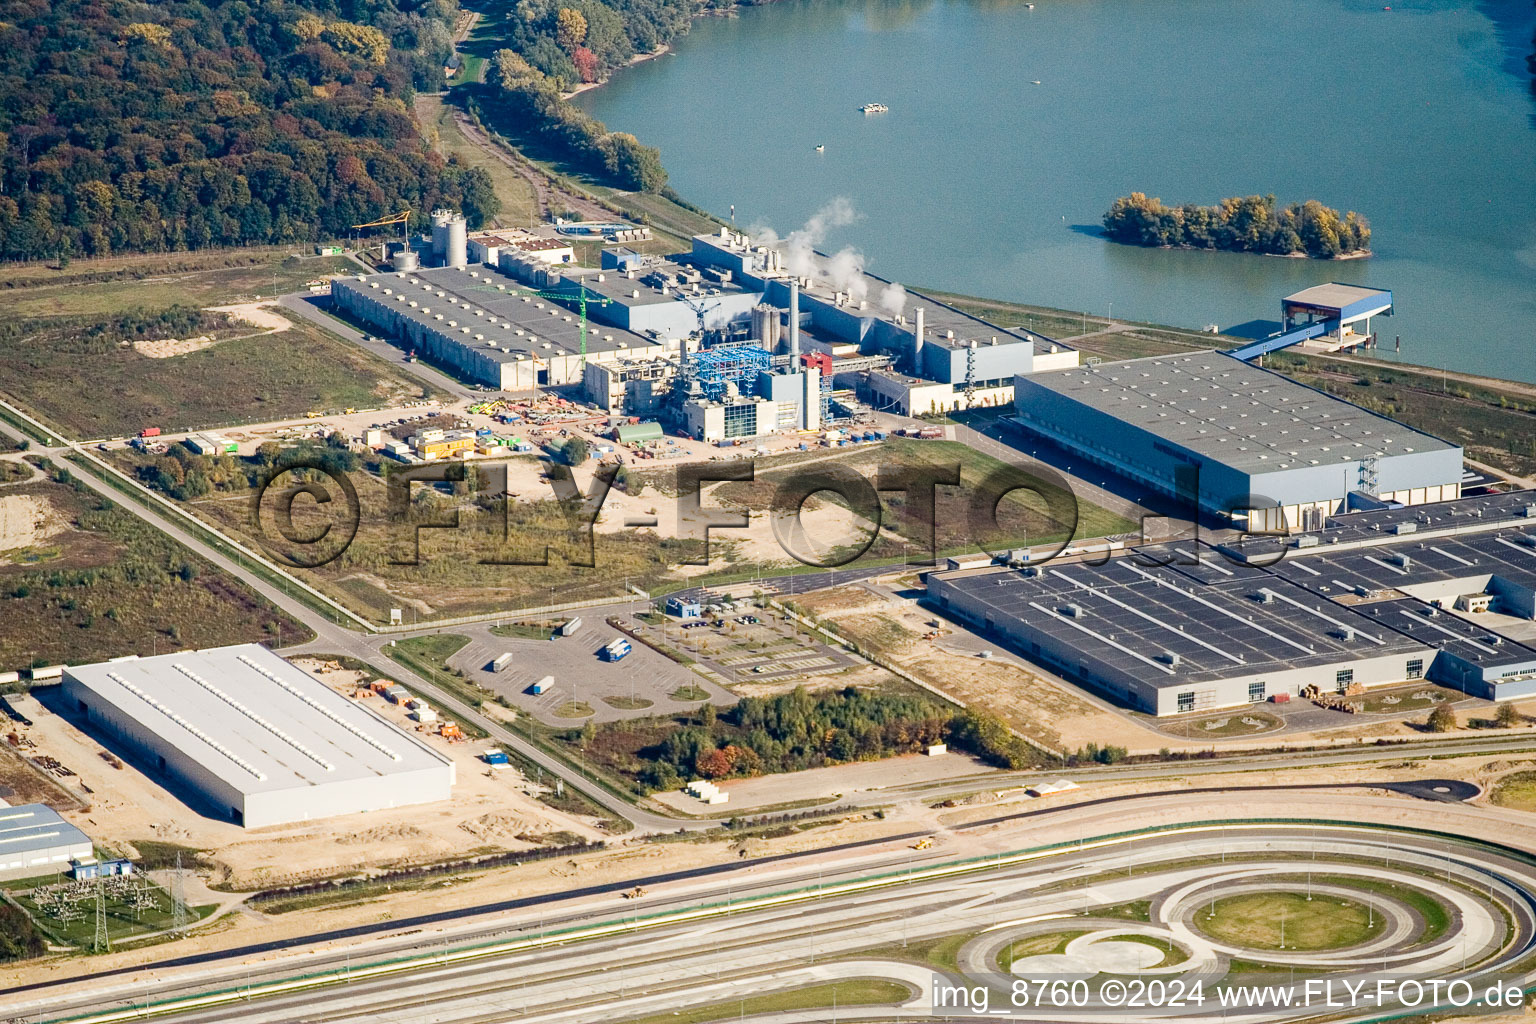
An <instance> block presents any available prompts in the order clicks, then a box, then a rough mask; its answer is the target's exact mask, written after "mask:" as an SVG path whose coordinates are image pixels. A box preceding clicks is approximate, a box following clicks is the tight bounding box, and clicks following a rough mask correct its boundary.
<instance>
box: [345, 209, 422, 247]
mask: <svg viewBox="0 0 1536 1024" xmlns="http://www.w3.org/2000/svg"><path fill="white" fill-rule="evenodd" d="M396 224H398V225H400V244H401V245H403V246H405V247H406V248H410V244H411V240H410V234H409V232H410V224H411V211H410V208H409V207H407V208H406V209H404V210H401V211H400V212H399V213H393V214H390V215H389V216H388V217H380V218H379V219H378V220H370V221H368V222H367V223H366V224H353V225H352V230H353V231H362V230H363V229H365V228H384V227H392V226H393V225H396ZM384 246H385V242H384V241H380V242H379V259H380V260H382V259H383V258H384Z"/></svg>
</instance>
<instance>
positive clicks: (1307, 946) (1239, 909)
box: [1191, 892, 1387, 950]
mask: <svg viewBox="0 0 1536 1024" xmlns="http://www.w3.org/2000/svg"><path fill="white" fill-rule="evenodd" d="M1214 910H1215V913H1214V915H1213V914H1212V913H1210V911H1208V910H1200V911H1197V912H1196V914H1195V916H1194V917H1193V918H1192V919H1191V921H1192V923H1193V924H1194V925H1195V927H1197V928H1199V929H1200V930H1201V931H1203V932H1204V933H1205V934H1207V935H1209V936H1210V937H1211V938H1213V939H1216V940H1217V941H1219V942H1226V943H1230V944H1232V945H1236V946H1245V947H1247V948H1249V949H1276V950H1278V949H1301V950H1323V949H1343V948H1345V947H1348V946H1357V945H1359V944H1360V943H1362V942H1365V941H1366V940H1367V939H1370V938H1373V937H1374V936H1376V935H1378V934H1379V933H1380V932H1381V931H1382V930H1383V929H1384V928H1385V927H1386V923H1387V922H1386V917H1385V915H1382V914H1372V913H1371V912H1370V909H1369V908H1368V907H1367V906H1366V904H1364V903H1360V902H1356V901H1355V900H1347V899H1342V898H1340V897H1337V896H1329V895H1322V894H1317V895H1314V896H1313V897H1312V899H1310V900H1309V899H1307V896H1306V894H1305V893H1300V892H1263V893H1244V894H1242V895H1238V896H1228V897H1225V898H1223V899H1218V900H1216V901H1215V906H1214Z"/></svg>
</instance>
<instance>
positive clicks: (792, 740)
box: [565, 686, 1040, 792]
mask: <svg viewBox="0 0 1536 1024" xmlns="http://www.w3.org/2000/svg"><path fill="white" fill-rule="evenodd" d="M565 739H566V741H567V742H570V743H579V744H580V745H581V747H582V750H583V756H584V757H586V758H587V759H589V760H591V761H592V762H594V763H596V764H600V765H603V766H604V767H606V768H608V769H610V770H613V771H615V772H617V773H619V774H622V775H625V776H627V777H629V778H632V779H634V780H636V781H637V782H638V783H639V785H640V786H641V787H642V788H643V789H645V790H646V791H647V792H653V791H656V790H668V789H677V788H679V787H680V786H681V785H682V784H683V782H684V781H686V780H688V779H693V778H700V777H702V778H706V779H722V778H731V777H741V776H752V775H761V774H765V773H775V772H793V771H800V770H802V769H806V768H820V767H824V766H826V765H832V764H841V763H845V762H849V761H870V760H875V759H878V758H883V757H893V756H896V755H899V754H913V753H919V752H921V751H922V750H924V749H925V748H927V747H928V746H929V745H930V744H934V743H949V744H950V745H952V746H953V747H955V748H956V749H958V750H966V751H969V752H971V753H974V754H976V755H977V756H979V757H981V758H983V759H984V760H986V761H988V762H990V763H992V764H995V765H997V766H999V767H1002V768H1023V767H1027V766H1029V765H1032V764H1036V763H1039V760H1040V758H1039V755H1038V754H1036V752H1035V751H1034V749H1033V748H1032V747H1030V746H1029V745H1028V744H1027V743H1025V742H1024V740H1022V739H1020V738H1019V737H1018V736H1016V735H1014V734H1013V733H1012V732H1010V731H1009V730H1008V728H1007V727H1006V726H1005V725H1003V723H1002V722H1001V721H999V720H998V719H996V718H994V717H992V716H990V715H987V714H986V713H984V712H977V711H970V710H964V711H957V710H955V709H954V708H952V707H948V706H945V705H942V704H940V703H939V702H937V701H935V700H933V699H932V698H930V697H927V696H925V695H921V694H907V693H891V692H877V691H869V690H861V689H858V688H856V687H852V686H849V687H844V688H842V689H837V690H822V691H817V692H811V691H808V690H806V689H805V688H803V687H797V688H796V689H795V690H793V691H791V692H789V693H783V694H779V695H777V696H773V697H743V698H742V699H741V700H740V701H739V702H738V703H736V704H734V705H732V706H731V707H729V708H726V709H724V710H722V711H718V712H717V711H716V709H715V708H714V707H713V706H711V705H705V706H704V707H703V708H702V709H701V710H700V711H699V712H697V713H696V714H695V715H691V716H678V717H677V718H676V719H672V718H667V719H659V718H658V719H649V720H635V719H630V720H626V721H621V722H612V723H609V724H607V725H603V726H592V725H588V726H586V727H584V728H583V729H581V730H579V731H576V732H573V733H571V734H570V735H568V736H567V737H565Z"/></svg>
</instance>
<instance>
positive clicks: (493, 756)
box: [480, 750, 510, 764]
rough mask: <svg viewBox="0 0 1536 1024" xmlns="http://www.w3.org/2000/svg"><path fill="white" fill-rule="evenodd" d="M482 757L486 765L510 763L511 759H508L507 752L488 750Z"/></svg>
mask: <svg viewBox="0 0 1536 1024" xmlns="http://www.w3.org/2000/svg"><path fill="white" fill-rule="evenodd" d="M480 757H481V759H482V760H483V761H485V763H486V764H509V763H510V759H509V758H508V757H507V752H506V751H505V750H487V751H486V752H485V753H483V754H481V755H480Z"/></svg>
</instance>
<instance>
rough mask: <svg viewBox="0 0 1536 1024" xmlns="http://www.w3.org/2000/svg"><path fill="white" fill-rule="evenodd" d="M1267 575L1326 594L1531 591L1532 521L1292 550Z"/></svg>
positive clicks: (1534, 582) (1535, 578) (1535, 559)
mask: <svg viewBox="0 0 1536 1024" xmlns="http://www.w3.org/2000/svg"><path fill="white" fill-rule="evenodd" d="M1428 507H1429V508H1434V507H1436V506H1433V505H1431V506H1428ZM1272 571H1273V572H1275V573H1278V574H1279V575H1282V576H1284V577H1286V578H1287V579H1290V580H1293V581H1295V582H1296V583H1298V584H1300V585H1301V586H1304V587H1307V588H1308V589H1312V590H1317V591H1319V592H1321V593H1324V594H1329V595H1338V594H1347V593H1355V592H1359V591H1366V592H1377V591H1386V590H1404V589H1406V588H1412V587H1418V586H1422V585H1425V584H1441V583H1446V582H1449V581H1452V580H1479V579H1483V578H1486V577H1490V576H1498V577H1500V578H1502V579H1505V580H1508V581H1510V582H1511V583H1514V584H1516V585H1519V586H1523V587H1526V588H1531V589H1536V522H1532V523H1531V524H1530V528H1529V529H1525V530H1521V529H1517V528H1515V527H1514V525H1513V524H1511V527H1510V529H1507V530H1493V531H1489V532H1484V533H1465V534H1460V535H1456V536H1435V537H1415V536H1414V535H1412V534H1408V535H1405V536H1404V537H1402V539H1401V540H1399V541H1397V542H1396V543H1391V544H1380V545H1372V546H1369V547H1346V548H1343V549H1342V550H1332V549H1330V548H1329V547H1326V546H1325V547H1317V548H1307V549H1301V550H1295V551H1290V552H1288V553H1287V557H1285V558H1283V559H1281V560H1280V561H1279V562H1278V563H1277V564H1276V565H1275V566H1274V567H1273V569H1272ZM1478 589H1479V590H1480V589H1481V587H1479V588H1478ZM1476 592H1477V591H1476V590H1473V591H1469V593H1476Z"/></svg>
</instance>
